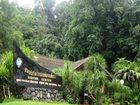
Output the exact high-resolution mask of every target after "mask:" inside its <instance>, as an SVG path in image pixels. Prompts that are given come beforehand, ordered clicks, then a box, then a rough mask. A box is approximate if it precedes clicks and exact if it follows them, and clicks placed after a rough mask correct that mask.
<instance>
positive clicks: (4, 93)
mask: <svg viewBox="0 0 140 105" xmlns="http://www.w3.org/2000/svg"><path fill="white" fill-rule="evenodd" d="M3 95H4V98H7V96H6V92H5V86H4V85H3Z"/></svg>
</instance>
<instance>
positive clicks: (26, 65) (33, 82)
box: [13, 42, 62, 89]
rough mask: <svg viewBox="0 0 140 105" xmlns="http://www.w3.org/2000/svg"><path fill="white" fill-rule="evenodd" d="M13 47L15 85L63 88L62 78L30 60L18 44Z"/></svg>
mask: <svg viewBox="0 0 140 105" xmlns="http://www.w3.org/2000/svg"><path fill="white" fill-rule="evenodd" d="M13 46H14V51H13V56H14V60H13V64H14V72H13V73H14V83H16V84H17V85H20V86H25V87H42V88H49V89H61V88H62V86H61V85H62V78H61V77H60V76H58V75H56V74H54V73H53V72H52V71H51V70H49V69H46V68H44V67H42V66H40V65H39V64H37V63H35V62H34V61H32V60H31V59H29V58H28V57H27V56H26V55H25V54H24V53H23V52H22V51H21V49H20V48H19V47H18V45H17V44H16V42H14V43H13Z"/></svg>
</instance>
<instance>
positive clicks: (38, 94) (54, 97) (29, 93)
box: [22, 87, 64, 102]
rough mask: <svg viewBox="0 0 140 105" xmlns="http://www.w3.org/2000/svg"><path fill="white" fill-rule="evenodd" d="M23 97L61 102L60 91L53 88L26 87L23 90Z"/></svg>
mask: <svg viewBox="0 0 140 105" xmlns="http://www.w3.org/2000/svg"><path fill="white" fill-rule="evenodd" d="M22 96H23V99H33V100H45V101H60V102H63V101H64V99H63V95H62V91H60V90H55V89H45V88H35V87H28V88H25V89H24V90H23V93H22Z"/></svg>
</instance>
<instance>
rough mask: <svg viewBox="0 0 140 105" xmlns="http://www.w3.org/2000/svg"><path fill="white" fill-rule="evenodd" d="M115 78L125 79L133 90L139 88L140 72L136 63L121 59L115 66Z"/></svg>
mask: <svg viewBox="0 0 140 105" xmlns="http://www.w3.org/2000/svg"><path fill="white" fill-rule="evenodd" d="M113 69H114V72H115V75H114V76H115V77H116V78H119V79H123V80H124V81H125V84H126V85H128V86H130V87H131V88H134V87H138V86H139V80H140V71H139V67H138V65H137V63H136V62H131V61H128V60H125V59H124V58H122V59H119V60H118V61H116V62H115V64H114V68H113Z"/></svg>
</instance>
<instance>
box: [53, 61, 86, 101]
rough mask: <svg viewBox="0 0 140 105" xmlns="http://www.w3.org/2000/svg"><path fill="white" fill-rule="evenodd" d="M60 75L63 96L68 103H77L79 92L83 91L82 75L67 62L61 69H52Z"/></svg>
mask: <svg viewBox="0 0 140 105" xmlns="http://www.w3.org/2000/svg"><path fill="white" fill-rule="evenodd" d="M54 72H55V73H57V74H58V75H60V76H61V77H62V81H63V88H64V89H65V90H64V96H65V97H66V100H67V101H68V102H69V103H78V101H79V93H80V92H81V91H83V85H84V79H85V78H84V75H83V74H82V73H78V72H76V71H74V70H73V68H72V67H71V66H70V63H69V62H66V63H65V65H64V67H63V68H62V69H59V70H58V69H56V70H55V71H54Z"/></svg>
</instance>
